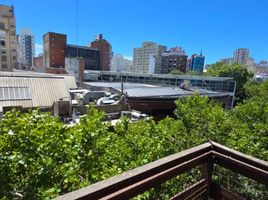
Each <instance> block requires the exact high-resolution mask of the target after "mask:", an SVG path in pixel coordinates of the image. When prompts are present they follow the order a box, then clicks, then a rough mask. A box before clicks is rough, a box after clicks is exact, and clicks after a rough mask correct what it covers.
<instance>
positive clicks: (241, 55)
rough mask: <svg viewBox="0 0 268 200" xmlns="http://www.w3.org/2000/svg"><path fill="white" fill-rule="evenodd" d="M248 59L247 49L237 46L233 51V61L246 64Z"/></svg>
mask: <svg viewBox="0 0 268 200" xmlns="http://www.w3.org/2000/svg"><path fill="white" fill-rule="evenodd" d="M248 59H249V49H246V48H239V49H236V50H235V51H234V62H235V63H238V64H242V65H246V64H247V62H248Z"/></svg>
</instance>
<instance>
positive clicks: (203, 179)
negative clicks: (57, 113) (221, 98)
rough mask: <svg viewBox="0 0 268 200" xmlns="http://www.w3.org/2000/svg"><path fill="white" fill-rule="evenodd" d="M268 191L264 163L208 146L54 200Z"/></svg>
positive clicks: (238, 195) (236, 195) (244, 195)
mask: <svg viewBox="0 0 268 200" xmlns="http://www.w3.org/2000/svg"><path fill="white" fill-rule="evenodd" d="M182 182H183V184H182ZM146 191H150V193H148V192H147V193H146ZM267 191H268V163H267V162H265V161H262V160H259V159H256V158H253V157H251V156H248V155H245V154H243V153H240V152H238V151H235V150H232V149H229V148H227V147H225V146H223V145H220V144H217V143H215V142H207V143H205V144H202V145H199V146H196V147H194V148H191V149H189V150H186V151H183V152H180V153H177V154H174V155H171V156H168V157H165V158H162V159H159V160H156V161H154V162H151V163H149V164H146V165H144V166H141V167H138V168H136V169H133V170H130V171H128V172H124V173H122V174H120V175H117V176H114V177H112V178H109V179H107V180H104V181H100V182H98V183H95V184H93V185H90V186H88V187H85V188H82V189H79V190H77V191H74V192H71V193H68V194H65V195H62V196H60V197H58V198H57V199H58V200H63V199H64V200H70V199H82V200H84V199H91V200H94V199H118V200H119V199H120V200H121V199H131V198H133V197H136V196H138V195H142V194H143V195H147V196H146V199H172V200H175V199H215V200H218V199H227V200H229V199H238V200H242V199H265V198H267V195H268V192H267ZM148 195H151V196H148Z"/></svg>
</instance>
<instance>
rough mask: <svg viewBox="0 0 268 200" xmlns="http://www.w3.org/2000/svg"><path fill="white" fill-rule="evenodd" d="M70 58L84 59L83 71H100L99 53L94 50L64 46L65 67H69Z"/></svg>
mask: <svg viewBox="0 0 268 200" xmlns="http://www.w3.org/2000/svg"><path fill="white" fill-rule="evenodd" d="M72 58H84V60H85V67H84V68H85V70H100V69H101V68H100V63H101V61H100V51H99V50H98V49H95V48H91V47H86V46H79V45H71V44H67V45H66V53H65V66H70V64H71V62H72Z"/></svg>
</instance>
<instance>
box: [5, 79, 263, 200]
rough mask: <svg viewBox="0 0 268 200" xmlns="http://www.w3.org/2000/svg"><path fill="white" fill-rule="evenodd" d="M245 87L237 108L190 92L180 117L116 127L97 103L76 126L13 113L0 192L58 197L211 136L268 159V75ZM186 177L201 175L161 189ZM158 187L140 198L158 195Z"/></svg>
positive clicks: (18, 196) (36, 114) (181, 104)
mask: <svg viewBox="0 0 268 200" xmlns="http://www.w3.org/2000/svg"><path fill="white" fill-rule="evenodd" d="M245 94H246V96H247V98H246V99H245V100H244V102H243V103H240V104H238V105H237V106H236V107H235V108H234V109H233V110H232V111H226V110H224V109H223V108H222V107H221V106H220V105H218V104H217V103H215V102H213V101H211V100H209V99H208V98H206V97H201V96H199V95H194V96H192V97H184V98H181V99H179V100H177V101H176V105H177V109H176V111H175V114H176V116H177V119H176V120H175V119H172V118H166V119H164V120H162V121H160V122H158V123H156V122H155V121H153V120H152V119H151V120H149V121H138V122H136V123H130V121H129V120H128V119H126V118H123V119H122V120H121V122H119V123H117V124H116V126H115V127H114V131H110V130H109V124H107V123H103V122H102V120H103V116H104V115H103V113H100V112H98V111H96V110H95V109H94V108H93V106H91V105H90V106H89V107H88V113H87V115H86V116H84V117H83V118H81V121H80V124H78V125H76V126H73V127H69V126H66V125H64V124H63V123H61V122H60V121H59V119H58V118H56V117H54V116H51V115H50V114H48V113H41V112H40V111H39V110H33V111H31V112H29V113H20V112H18V111H15V110H13V111H11V112H8V113H6V114H5V116H4V118H3V119H2V120H1V121H0V198H1V199H50V198H54V197H56V196H58V195H60V194H64V193H66V192H69V191H73V190H76V189H78V188H81V187H83V186H86V185H89V184H92V183H95V182H97V181H100V180H103V179H107V178H109V177H111V176H114V175H116V174H119V173H122V172H123V171H126V170H129V169H132V168H135V167H138V166H141V165H144V164H146V163H148V162H151V161H154V160H157V159H159V158H162V157H165V156H167V155H170V154H172V153H175V152H179V151H182V150H185V149H188V148H191V147H193V146H196V145H198V144H201V143H204V142H206V141H208V140H214V141H216V142H219V143H221V144H224V145H227V146H229V147H231V148H234V149H237V150H239V151H242V152H244V153H247V154H250V155H253V156H255V157H258V158H260V159H264V160H268V146H267V145H268V125H267V121H268V82H264V83H262V84H256V83H254V82H250V83H247V84H246V85H245ZM186 178H187V180H188V179H189V181H191V180H192V178H194V176H192V175H182V176H181V177H177V178H175V179H174V180H170V182H167V183H165V184H163V185H161V190H160V191H168V192H173V189H172V188H171V185H174V184H175V186H176V187H177V186H178V187H179V185H180V183H181V182H182V181H183V180H185V179H186ZM178 187H177V188H178ZM180 187H181V186H180ZM157 190H159V188H158V189H152V192H147V193H145V194H143V195H141V196H139V197H137V198H138V199H144V198H145V199H146V198H147V197H148V198H149V197H151V198H154V195H156V194H158V193H159V192H158V193H157ZM160 193H161V192H160ZM163 195H164V193H163ZM164 196H165V195H164ZM164 196H163V198H164Z"/></svg>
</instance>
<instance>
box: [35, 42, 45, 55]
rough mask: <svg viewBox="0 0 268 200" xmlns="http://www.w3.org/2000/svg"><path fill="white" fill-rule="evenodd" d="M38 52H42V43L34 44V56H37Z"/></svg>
mask: <svg viewBox="0 0 268 200" xmlns="http://www.w3.org/2000/svg"><path fill="white" fill-rule="evenodd" d="M40 53H43V45H41V44H35V56H38V55H39V54H40Z"/></svg>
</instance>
